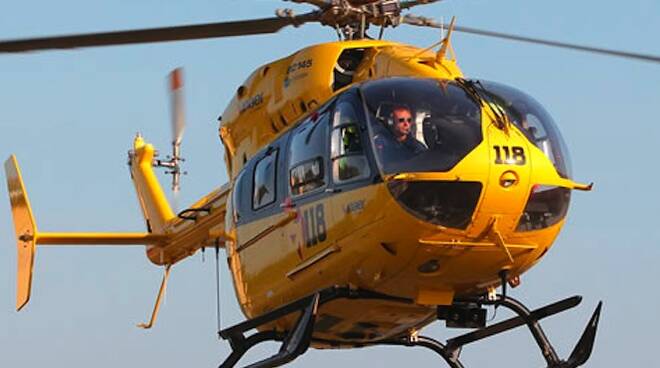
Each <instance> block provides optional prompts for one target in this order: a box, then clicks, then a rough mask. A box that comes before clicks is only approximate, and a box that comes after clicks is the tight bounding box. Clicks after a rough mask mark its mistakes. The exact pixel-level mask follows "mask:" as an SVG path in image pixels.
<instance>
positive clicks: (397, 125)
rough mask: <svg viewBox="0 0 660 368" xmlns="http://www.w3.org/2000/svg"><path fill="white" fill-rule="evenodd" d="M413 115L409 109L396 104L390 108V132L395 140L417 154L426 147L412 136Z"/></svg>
mask: <svg viewBox="0 0 660 368" xmlns="http://www.w3.org/2000/svg"><path fill="white" fill-rule="evenodd" d="M412 124H413V116H412V113H411V112H410V109H409V108H407V107H405V106H397V107H395V108H394V109H393V110H392V133H393V134H394V138H395V139H396V141H397V142H398V143H399V144H401V145H402V146H403V147H405V148H407V149H408V150H410V151H411V152H413V153H414V154H418V153H420V152H422V151H424V150H425V149H426V147H425V146H424V145H423V144H422V143H421V142H420V141H418V140H417V139H416V138H415V137H413V136H412Z"/></svg>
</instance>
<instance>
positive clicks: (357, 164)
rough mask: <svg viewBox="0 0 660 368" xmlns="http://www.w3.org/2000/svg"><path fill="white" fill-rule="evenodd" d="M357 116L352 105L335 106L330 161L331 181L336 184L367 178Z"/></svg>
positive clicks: (365, 161) (343, 102)
mask: <svg viewBox="0 0 660 368" xmlns="http://www.w3.org/2000/svg"><path fill="white" fill-rule="evenodd" d="M358 119H359V118H358V114H357V113H356V111H355V108H354V106H353V104H352V103H350V102H348V101H342V102H339V103H338V104H337V108H336V109H335V112H334V116H333V123H332V126H333V129H332V135H331V138H330V140H331V143H330V144H331V146H330V147H331V149H330V159H331V161H332V179H333V181H334V182H335V183H337V184H344V183H349V182H353V181H357V180H361V179H365V178H367V177H369V174H370V172H369V162H368V161H367V157H366V156H365V154H364V150H363V148H362V140H361V136H360V125H359V120H358Z"/></svg>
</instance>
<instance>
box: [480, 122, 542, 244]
mask: <svg viewBox="0 0 660 368" xmlns="http://www.w3.org/2000/svg"><path fill="white" fill-rule="evenodd" d="M489 133H490V134H489V135H488V142H487V143H488V145H489V146H490V150H489V156H488V160H489V165H488V166H487V167H488V174H485V175H484V179H485V180H484V189H483V195H482V197H481V198H482V199H481V203H480V204H479V207H478V208H477V210H476V212H475V215H474V217H473V223H472V226H471V227H470V229H469V232H470V234H469V235H472V236H478V235H479V234H482V233H483V232H484V231H486V230H487V228H488V226H490V224H491V223H492V222H493V220H494V219H497V222H498V224H499V227H500V228H501V229H502V230H505V231H514V229H515V228H516V225H517V223H518V221H519V220H520V216H521V214H522V211H523V209H524V208H525V204H526V202H527V198H528V197H529V192H530V188H531V182H530V180H531V179H530V178H531V172H532V165H531V162H530V160H529V158H528V157H527V152H528V149H527V146H526V145H525V142H524V141H522V140H521V139H518V138H517V137H515V136H507V135H506V134H503V133H502V132H501V131H499V132H498V131H493V132H489Z"/></svg>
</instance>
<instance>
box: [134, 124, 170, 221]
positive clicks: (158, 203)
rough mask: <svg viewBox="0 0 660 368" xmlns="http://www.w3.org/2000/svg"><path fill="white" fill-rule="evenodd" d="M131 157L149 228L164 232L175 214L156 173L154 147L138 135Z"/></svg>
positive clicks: (136, 187)
mask: <svg viewBox="0 0 660 368" xmlns="http://www.w3.org/2000/svg"><path fill="white" fill-rule="evenodd" d="M129 157H130V165H131V178H132V179H133V183H134V184H135V190H136V192H137V196H138V199H139V201H140V207H141V208H142V213H143V215H144V218H145V220H146V221H147V228H148V229H149V232H154V233H156V234H159V233H163V232H164V229H165V227H166V226H167V223H168V222H169V221H171V220H172V219H173V218H174V217H175V216H174V212H172V208H171V207H170V204H169V202H168V201H167V197H166V196H165V193H164V192H163V188H162V187H161V186H160V183H159V182H158V178H157V177H156V174H155V173H154V169H153V160H154V147H153V146H152V145H151V144H147V143H146V142H145V141H144V139H142V137H141V136H140V135H138V136H137V137H135V141H134V142H133V150H132V151H131V154H130V156H129Z"/></svg>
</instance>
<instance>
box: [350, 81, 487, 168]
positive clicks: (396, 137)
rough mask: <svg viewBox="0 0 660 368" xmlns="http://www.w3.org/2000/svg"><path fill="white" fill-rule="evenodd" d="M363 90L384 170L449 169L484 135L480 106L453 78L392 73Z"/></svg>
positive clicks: (372, 134)
mask: <svg viewBox="0 0 660 368" xmlns="http://www.w3.org/2000/svg"><path fill="white" fill-rule="evenodd" d="M362 92H363V95H364V98H365V103H366V107H367V112H368V115H369V118H368V121H369V125H370V128H371V129H370V133H371V141H372V142H373V149H374V153H375V156H376V160H377V162H378V165H379V167H380V168H381V169H382V171H383V173H384V174H396V173H401V172H445V171H448V170H451V168H453V167H454V166H455V165H456V164H457V163H458V162H459V161H460V160H461V159H462V158H463V157H465V155H467V154H468V153H469V152H470V151H472V150H473V149H474V148H475V147H476V146H477V145H479V143H481V141H482V140H483V136H482V132H481V108H480V106H479V105H478V104H477V102H476V101H474V100H473V99H472V98H471V97H470V96H469V95H468V94H467V93H466V92H465V91H464V90H463V89H462V88H461V87H460V86H459V85H457V84H456V83H455V82H451V81H441V80H435V79H412V78H390V79H383V80H378V81H373V82H369V83H366V84H365V85H364V86H363V87H362Z"/></svg>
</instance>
